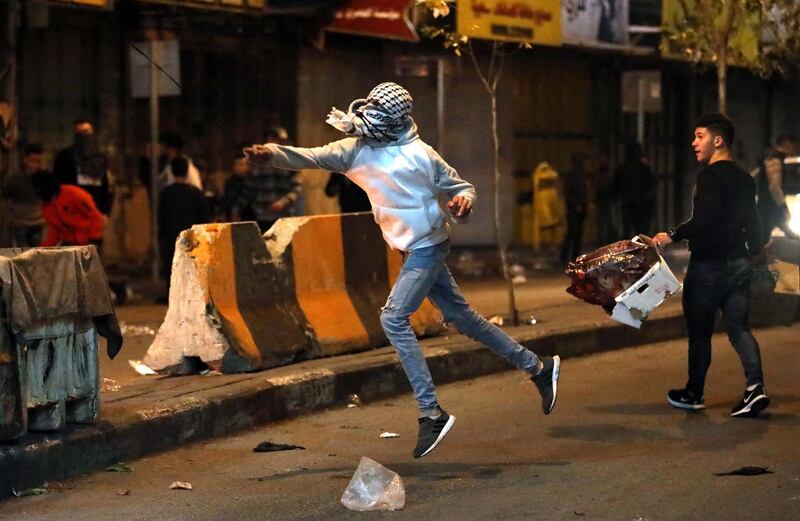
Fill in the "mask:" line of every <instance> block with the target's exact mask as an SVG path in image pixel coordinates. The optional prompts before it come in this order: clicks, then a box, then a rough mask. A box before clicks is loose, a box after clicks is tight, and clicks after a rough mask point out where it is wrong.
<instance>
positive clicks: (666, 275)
mask: <svg viewBox="0 0 800 521" xmlns="http://www.w3.org/2000/svg"><path fill="white" fill-rule="evenodd" d="M653 251H654V252H655V253H656V255H657V256H658V261H657V262H656V263H655V264H654V265H653V267H652V268H650V270H649V271H648V272H647V273H646V274H645V275H644V276H643V277H642V278H641V279H639V280H637V281H636V282H635V283H633V284H632V285H631V286H630V287H629V288H628V289H626V290H625V291H624V292H623V293H622V294H620V295H618V296H617V297H616V298H615V299H614V300H616V302H617V305H616V306H614V309H613V310H612V312H611V318H613V319H614V320H616V321H617V322H621V323H623V324H626V325H629V326H632V327H635V328H636V329H639V328H641V327H642V322H643V321H644V320H645V319H646V318H647V316H648V315H649V314H650V313H651V312H652V311H653V310H654V309H656V308H657V307H658V306H660V305H661V303H662V302H664V301H665V300H667V299H668V298H669V297H671V296H672V295H674V294H675V293H676V292H677V291H678V290H679V289H681V283H680V282H678V279H677V278H675V275H674V274H673V273H672V270H670V269H669V266H667V263H666V262H665V261H664V259H663V257H661V255H658V252H657V251H656V250H655V248H653Z"/></svg>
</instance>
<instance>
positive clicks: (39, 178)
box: [31, 170, 61, 201]
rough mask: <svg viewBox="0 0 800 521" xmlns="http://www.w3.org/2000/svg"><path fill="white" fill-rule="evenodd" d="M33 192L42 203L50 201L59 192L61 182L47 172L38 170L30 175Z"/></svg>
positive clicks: (51, 173)
mask: <svg viewBox="0 0 800 521" xmlns="http://www.w3.org/2000/svg"><path fill="white" fill-rule="evenodd" d="M31 184H32V185H33V191H34V192H35V193H36V195H37V196H38V197H39V199H41V200H42V201H52V200H53V198H54V197H55V196H56V195H58V192H59V191H60V190H61V182H60V181H59V180H58V178H57V177H56V176H55V175H54V174H53V172H50V171H48V170H39V171H38V172H34V173H33V174H32V175H31Z"/></svg>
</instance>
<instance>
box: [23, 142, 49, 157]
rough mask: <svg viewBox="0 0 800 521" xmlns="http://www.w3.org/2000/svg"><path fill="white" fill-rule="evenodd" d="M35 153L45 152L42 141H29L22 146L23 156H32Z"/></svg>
mask: <svg viewBox="0 0 800 521" xmlns="http://www.w3.org/2000/svg"><path fill="white" fill-rule="evenodd" d="M34 154H44V147H43V146H42V144H41V143H28V144H27V145H25V146H24V147H23V148H22V156H23V157H25V156H32V155H34Z"/></svg>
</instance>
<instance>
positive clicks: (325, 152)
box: [244, 83, 561, 458]
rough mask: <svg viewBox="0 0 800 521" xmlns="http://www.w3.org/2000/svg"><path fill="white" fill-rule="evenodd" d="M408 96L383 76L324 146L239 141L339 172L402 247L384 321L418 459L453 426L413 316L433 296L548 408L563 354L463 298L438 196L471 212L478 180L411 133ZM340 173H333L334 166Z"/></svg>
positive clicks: (337, 117)
mask: <svg viewBox="0 0 800 521" xmlns="http://www.w3.org/2000/svg"><path fill="white" fill-rule="evenodd" d="M412 106H413V101H412V98H411V95H410V94H409V93H408V92H407V91H406V90H405V89H404V88H403V87H401V86H400V85H397V84H396V83H381V84H380V85H378V86H377V87H375V88H374V89H373V90H372V92H370V93H369V96H367V98H366V99H359V100H356V101H354V102H352V103H351V104H350V108H349V110H348V112H347V113H344V112H342V111H339V110H336V109H334V110H333V111H332V112H331V113H330V114H329V116H328V123H329V124H331V125H333V126H334V127H336V128H337V129H339V130H341V131H343V132H345V133H346V134H348V135H350V136H351V137H348V138H345V139H342V140H340V141H335V142H333V143H330V144H328V145H325V146H323V147H317V148H297V147H289V146H283V145H278V144H274V143H269V144H264V145H254V146H252V147H249V148H246V149H244V153H245V155H246V157H248V158H249V159H250V160H251V161H263V162H267V163H268V164H269V165H271V166H274V167H278V168H284V169H287V170H300V169H305V168H313V169H320V170H327V171H330V172H344V175H346V176H347V177H348V178H349V179H350V180H351V181H353V182H354V183H355V184H357V185H358V186H360V187H361V188H362V189H364V191H365V192H366V193H367V195H368V196H369V200H370V203H371V205H372V213H373V214H374V216H375V222H377V223H378V225H379V226H380V228H381V231H382V232H383V237H384V239H385V240H386V242H388V243H389V245H390V246H391V247H392V248H394V249H396V250H399V251H400V252H402V253H403V256H404V258H405V260H404V263H403V267H402V269H401V271H400V274H399V276H398V278H397V281H396V282H395V284H394V287H393V288H392V291H391V293H390V294H389V298H388V300H387V302H386V305H385V306H384V307H383V309H382V312H381V324H382V326H383V330H384V331H385V332H386V336H387V338H388V339H389V341H390V342H391V343H392V345H393V346H394V348H395V350H396V351H397V355H398V357H399V358H400V362H401V363H402V365H403V369H404V370H405V373H406V376H407V377H408V380H409V382H410V383H411V388H412V389H413V391H414V396H415V398H416V400H417V404H418V406H419V410H420V417H419V439H418V442H417V446H416V448H415V449H414V452H413V455H414V457H415V458H419V457H422V456H425V455H426V454H428V453H430V452H431V451H432V450H433V449H434V448H436V446H437V445H438V444H439V443H440V442H441V441H442V439H443V438H444V436H445V435H446V434H447V433H448V431H449V430H450V429H451V428H452V426H453V423H454V422H455V417H454V416H451V415H449V414H448V413H447V412H446V411H445V410H444V409H443V408H442V407H441V406H440V405H439V401H438V400H437V398H436V389H435V387H434V385H433V381H432V380H431V374H430V371H429V370H428V365H427V363H426V362H425V357H424V356H423V354H422V350H421V348H420V345H419V343H418V342H417V338H416V336H415V335H414V331H413V330H412V329H411V325H410V323H409V317H410V316H411V314H412V313H413V312H414V311H416V310H417V308H419V306H420V305H421V304H422V302H423V300H424V299H425V298H426V297H430V299H431V300H432V301H433V303H434V304H436V306H437V307H438V308H439V309H440V310H441V312H442V314H443V315H444V318H445V319H446V320H447V322H448V323H450V324H454V325H455V326H456V327H457V328H458V330H459V331H460V332H461V333H463V334H465V335H467V336H469V337H470V338H473V339H475V340H477V341H479V342H481V343H482V344H484V345H485V346H487V347H489V348H490V349H491V350H493V351H494V352H495V353H497V354H498V355H500V356H502V357H504V358H505V359H506V360H508V361H509V362H510V363H511V364H513V365H514V366H516V367H517V368H519V369H522V370H523V371H525V372H527V373H528V374H529V375H530V377H531V379H532V380H533V382H534V384H535V385H536V387H537V389H538V390H539V393H540V394H541V397H542V409H543V410H544V413H545V414H550V412H551V411H552V410H553V407H554V406H555V403H556V394H557V390H558V386H557V384H558V377H559V369H560V362H561V361H560V358H559V357H558V356H554V357H546V358H542V359H540V358H539V357H537V356H536V355H535V354H534V353H533V352H531V351H529V350H528V349H526V348H525V347H523V346H521V345H520V344H519V343H518V342H516V341H515V340H514V339H513V338H511V337H510V336H508V335H507V334H506V333H504V332H503V331H502V330H501V329H499V328H498V327H496V326H494V325H492V324H490V323H489V322H488V321H487V320H486V319H484V318H483V317H481V316H480V315H479V314H478V313H476V312H475V311H474V310H473V309H472V308H471V307H470V306H469V305H468V304H467V302H466V301H465V300H464V297H463V296H462V295H461V292H460V291H459V289H458V286H457V285H456V283H455V280H453V276H452V275H451V274H450V271H449V269H448V268H447V266H446V265H445V259H446V258H447V254H448V252H449V251H450V241H449V226H448V223H447V218H446V216H445V214H444V212H442V210H441V209H440V207H439V203H438V200H437V197H438V195H439V193H440V192H444V193H445V194H447V196H448V197H450V201H449V202H448V203H447V208H448V209H449V211H450V213H451V214H452V215H453V216H454V217H455V218H456V219H458V218H462V217H466V216H467V215H469V213H470V212H471V211H472V207H473V205H474V204H475V199H476V194H475V188H474V187H473V186H472V185H471V184H470V183H468V182H466V181H464V180H462V179H461V178H460V177H459V176H458V173H457V172H456V171H455V169H453V168H452V167H451V166H450V165H448V164H447V163H446V162H445V161H444V160H443V159H442V158H441V157H440V156H439V154H437V153H436V151H435V150H433V148H431V147H430V146H428V145H427V144H425V143H424V142H423V141H422V140H421V139H420V138H419V136H418V134H417V127H416V124H415V123H414V120H413V119H412V118H411V116H410V113H411V109H412ZM334 175H336V174H334Z"/></svg>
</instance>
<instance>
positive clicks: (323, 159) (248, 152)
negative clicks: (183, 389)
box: [243, 138, 358, 172]
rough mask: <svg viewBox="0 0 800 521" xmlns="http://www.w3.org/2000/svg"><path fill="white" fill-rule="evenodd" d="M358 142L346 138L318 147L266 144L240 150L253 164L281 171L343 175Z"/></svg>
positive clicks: (348, 166)
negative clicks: (307, 170)
mask: <svg viewBox="0 0 800 521" xmlns="http://www.w3.org/2000/svg"><path fill="white" fill-rule="evenodd" d="M357 147H358V140H357V139H355V138H346V139H342V140H339V141H334V142H333V143H329V144H327V145H325V146H322V147H314V148H301V147H290V146H285V145H278V144H275V143H267V144H264V145H253V146H251V147H247V148H245V149H244V150H243V152H244V155H245V157H246V158H247V159H248V160H249V161H250V162H253V163H258V162H262V163H267V164H268V165H270V166H274V167H275V168H283V169H285V170H304V169H317V170H326V171H328V172H347V171H348V170H349V169H350V165H351V164H352V162H353V158H354V157H355V153H356V151H357Z"/></svg>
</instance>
